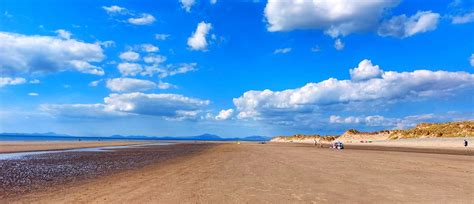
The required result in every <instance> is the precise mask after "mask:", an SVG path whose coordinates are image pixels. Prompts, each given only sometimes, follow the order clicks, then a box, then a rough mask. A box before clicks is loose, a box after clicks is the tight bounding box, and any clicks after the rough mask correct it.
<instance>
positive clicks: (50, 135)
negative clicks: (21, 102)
mask: <svg viewBox="0 0 474 204" xmlns="http://www.w3.org/2000/svg"><path fill="white" fill-rule="evenodd" d="M16 139H18V140H34V139H40V140H48V139H55V140H80V139H83V140H101V139H102V140H121V139H123V140H181V141H189V140H191V141H194V140H198V141H236V140H239V141H268V140H270V139H271V137H265V136H256V135H255V136H248V137H232V138H226V137H220V136H218V135H213V134H202V135H197V136H185V137H174V136H164V137H159V136H142V135H128V136H124V135H111V136H104V137H97V136H71V135H66V134H57V133H54V132H47V133H0V140H16Z"/></svg>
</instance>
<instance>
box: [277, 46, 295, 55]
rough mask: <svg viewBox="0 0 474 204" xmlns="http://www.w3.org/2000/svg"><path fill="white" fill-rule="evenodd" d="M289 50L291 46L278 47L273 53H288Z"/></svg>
mask: <svg viewBox="0 0 474 204" xmlns="http://www.w3.org/2000/svg"><path fill="white" fill-rule="evenodd" d="M289 52H291V48H290V47H287V48H280V49H276V50H275V51H273V54H286V53H289Z"/></svg>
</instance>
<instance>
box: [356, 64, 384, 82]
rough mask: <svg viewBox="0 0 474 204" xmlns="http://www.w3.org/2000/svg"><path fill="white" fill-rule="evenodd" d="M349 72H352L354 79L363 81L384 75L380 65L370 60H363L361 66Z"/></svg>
mask: <svg viewBox="0 0 474 204" xmlns="http://www.w3.org/2000/svg"><path fill="white" fill-rule="evenodd" d="M349 73H350V74H351V79H352V80H354V81H363V80H368V79H373V78H379V77H381V76H382V74H383V71H382V70H381V69H380V67H379V66H378V65H373V64H372V62H371V61H370V60H367V59H365V60H362V61H361V62H360V63H359V66H358V67H356V68H354V69H350V70H349Z"/></svg>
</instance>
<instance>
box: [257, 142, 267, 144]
mask: <svg viewBox="0 0 474 204" xmlns="http://www.w3.org/2000/svg"><path fill="white" fill-rule="evenodd" d="M258 144H267V142H265V141H261V142H259V143H258Z"/></svg>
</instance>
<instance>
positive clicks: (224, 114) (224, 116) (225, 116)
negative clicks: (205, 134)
mask: <svg viewBox="0 0 474 204" xmlns="http://www.w3.org/2000/svg"><path fill="white" fill-rule="evenodd" d="M233 113H234V109H227V110H221V111H220V112H219V114H218V115H217V116H216V117H215V119H216V120H227V119H229V118H230V117H232V114H233Z"/></svg>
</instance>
